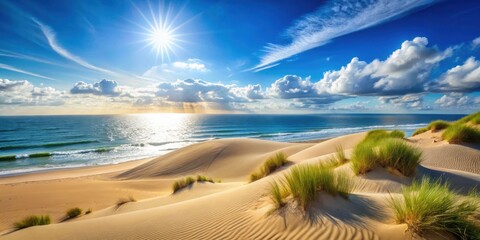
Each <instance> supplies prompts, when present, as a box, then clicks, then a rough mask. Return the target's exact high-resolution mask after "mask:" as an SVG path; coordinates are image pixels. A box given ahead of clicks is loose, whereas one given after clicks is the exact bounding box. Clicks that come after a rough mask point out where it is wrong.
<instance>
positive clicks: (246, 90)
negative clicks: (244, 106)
mask: <svg viewBox="0 0 480 240" xmlns="http://www.w3.org/2000/svg"><path fill="white" fill-rule="evenodd" d="M232 91H233V92H234V93H235V94H236V95H237V96H243V97H244V98H246V99H249V100H258V99H264V98H266V96H265V92H264V91H263V89H262V85H260V84H254V85H252V84H248V85H247V86H245V87H234V88H232Z"/></svg>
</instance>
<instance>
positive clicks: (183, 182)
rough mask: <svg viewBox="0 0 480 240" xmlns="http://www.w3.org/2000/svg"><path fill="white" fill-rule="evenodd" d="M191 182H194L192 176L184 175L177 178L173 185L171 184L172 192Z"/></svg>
mask: <svg viewBox="0 0 480 240" xmlns="http://www.w3.org/2000/svg"><path fill="white" fill-rule="evenodd" d="M193 183H195V179H194V178H193V177H186V178H182V179H179V180H177V181H175V182H174V183H173V186H172V189H173V193H176V192H177V191H179V190H180V189H183V188H186V187H188V186H190V185H192V184H193Z"/></svg>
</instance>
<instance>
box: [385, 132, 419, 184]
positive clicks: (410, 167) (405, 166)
mask: <svg viewBox="0 0 480 240" xmlns="http://www.w3.org/2000/svg"><path fill="white" fill-rule="evenodd" d="M421 156H422V153H421V151H420V150H418V149H417V148H414V147H412V146H410V145H408V144H407V143H405V142H404V141H402V140H399V139H393V138H391V139H386V140H384V141H382V142H381V143H380V144H379V145H378V153H377V157H376V160H377V162H378V163H379V164H380V165H381V166H383V167H391V168H393V169H396V170H398V171H399V172H401V173H402V174H403V175H404V176H412V175H413V174H414V173H415V169H416V168H417V166H418V164H419V163H420V161H421Z"/></svg>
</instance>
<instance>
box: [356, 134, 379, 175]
mask: <svg viewBox="0 0 480 240" xmlns="http://www.w3.org/2000/svg"><path fill="white" fill-rule="evenodd" d="M375 150H376V144H375V143H374V142H372V141H363V142H360V143H358V144H357V145H356V146H355V148H354V149H353V153H352V159H350V162H351V164H352V165H351V166H352V170H353V172H354V173H355V174H357V175H358V174H365V173H367V172H369V171H370V170H372V169H373V168H375V165H376V164H377V153H376V151H375Z"/></svg>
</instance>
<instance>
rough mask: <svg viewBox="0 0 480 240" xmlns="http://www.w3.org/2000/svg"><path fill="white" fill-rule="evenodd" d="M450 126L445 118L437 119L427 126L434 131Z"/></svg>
mask: <svg viewBox="0 0 480 240" xmlns="http://www.w3.org/2000/svg"><path fill="white" fill-rule="evenodd" d="M449 126H450V123H449V122H446V121H443V120H436V121H433V122H431V123H430V124H428V126H427V128H428V129H429V130H432V132H438V131H440V130H443V129H445V128H447V127H449Z"/></svg>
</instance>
